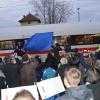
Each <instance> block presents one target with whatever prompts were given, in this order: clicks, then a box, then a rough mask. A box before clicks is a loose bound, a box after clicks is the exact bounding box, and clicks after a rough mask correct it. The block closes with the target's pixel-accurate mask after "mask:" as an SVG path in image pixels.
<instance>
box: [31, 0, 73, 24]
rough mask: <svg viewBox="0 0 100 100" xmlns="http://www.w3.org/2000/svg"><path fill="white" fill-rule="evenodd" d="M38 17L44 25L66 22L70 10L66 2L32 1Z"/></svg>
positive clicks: (50, 0) (70, 12)
mask: <svg viewBox="0 0 100 100" xmlns="http://www.w3.org/2000/svg"><path fill="white" fill-rule="evenodd" d="M32 3H33V5H34V9H35V10H36V11H37V13H38V17H39V18H40V19H41V21H42V22H43V23H45V24H52V23H61V22H66V21H67V20H68V18H69V16H70V15H71V14H72V8H71V5H70V3H69V2H68V1H59V2H58V1H56V0H32Z"/></svg>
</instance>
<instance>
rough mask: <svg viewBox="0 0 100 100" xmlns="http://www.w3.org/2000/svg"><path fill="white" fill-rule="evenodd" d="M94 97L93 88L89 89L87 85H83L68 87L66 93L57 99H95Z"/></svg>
mask: <svg viewBox="0 0 100 100" xmlns="http://www.w3.org/2000/svg"><path fill="white" fill-rule="evenodd" d="M93 98H94V97H93V94H92V91H91V89H88V88H87V86H86V85H81V86H79V87H71V88H68V89H66V92H65V94H64V95H63V96H61V97H58V98H57V99H56V100H94V99H93Z"/></svg>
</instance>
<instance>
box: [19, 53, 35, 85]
mask: <svg viewBox="0 0 100 100" xmlns="http://www.w3.org/2000/svg"><path fill="white" fill-rule="evenodd" d="M22 60H23V66H22V68H21V80H22V86H27V85H33V84H34V82H36V73H35V69H36V66H37V63H36V62H35V60H33V61H30V58H29V56H28V55H27V54H25V55H23V57H22Z"/></svg>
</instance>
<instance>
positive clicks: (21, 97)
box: [12, 89, 36, 100]
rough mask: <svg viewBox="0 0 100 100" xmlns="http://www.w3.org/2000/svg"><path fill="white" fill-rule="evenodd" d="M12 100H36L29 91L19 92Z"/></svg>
mask: <svg viewBox="0 0 100 100" xmlns="http://www.w3.org/2000/svg"><path fill="white" fill-rule="evenodd" d="M12 100H36V99H35V98H34V97H33V95H32V93H31V92H30V91H28V90H25V89H24V90H21V91H19V92H17V93H16V94H15V96H14V98H13V99H12Z"/></svg>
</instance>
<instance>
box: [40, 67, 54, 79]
mask: <svg viewBox="0 0 100 100" xmlns="http://www.w3.org/2000/svg"><path fill="white" fill-rule="evenodd" d="M55 76H56V71H55V69H53V68H52V67H50V66H46V68H45V69H44V71H43V75H42V79H43V80H46V79H49V78H53V77H55Z"/></svg>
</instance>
